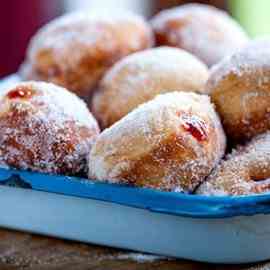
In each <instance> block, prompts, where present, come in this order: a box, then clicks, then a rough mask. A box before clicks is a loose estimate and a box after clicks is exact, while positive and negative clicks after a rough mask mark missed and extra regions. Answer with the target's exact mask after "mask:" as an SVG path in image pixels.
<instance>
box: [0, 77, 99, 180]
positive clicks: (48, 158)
mask: <svg viewBox="0 0 270 270" xmlns="http://www.w3.org/2000/svg"><path fill="white" fill-rule="evenodd" d="M24 93H28V95H23V94H24ZM0 105H1V110H0V130H1V132H0V164H1V166H5V167H6V166H11V167H15V168H19V169H26V170H33V171H40V172H47V173H61V174H72V175H73V174H78V173H83V172H85V170H86V159H87V155H88V153H89V151H90V147H91V145H92V143H93V141H94V140H95V138H96V136H97V135H98V133H99V128H98V125H97V122H96V120H95V119H94V118H93V116H92V115H91V113H90V112H89V111H88V109H87V107H86V105H85V104H84V103H83V102H82V101H81V100H80V99H79V98H78V97H76V96H75V95H74V94H72V93H70V92H68V91H67V90H66V89H64V88H61V87H58V86H55V85H53V84H49V83H44V82H23V83H18V84H16V85H14V86H12V87H11V88H7V89H5V90H4V91H2V92H1V93H0Z"/></svg>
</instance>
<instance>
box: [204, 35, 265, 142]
mask: <svg viewBox="0 0 270 270" xmlns="http://www.w3.org/2000/svg"><path fill="white" fill-rule="evenodd" d="M269 63H270V40H265V39H260V40H255V41H252V42H251V43H250V44H248V45H247V46H246V47H245V48H244V49H242V50H240V51H238V52H236V53H235V54H233V55H232V56H230V57H227V58H226V59H224V60H223V61H222V62H220V63H219V64H218V65H216V66H215V67H214V68H213V69H212V71H211V74H210V78H209V80H208V82H207V86H206V89H207V90H208V91H209V93H210V95H211V99H212V101H213V102H214V103H215V105H216V108H217V111H218V113H219V114H220V116H221V118H222V122H223V125H224V127H225V131H226V132H227V134H228V135H229V136H230V137H231V139H232V140H234V141H237V142H243V141H244V140H246V139H250V138H252V137H253V136H255V135H258V134H260V133H263V132H265V131H267V130H269V128H270V121H269V119H270V118H269V113H270V79H269V78H270V64H269Z"/></svg>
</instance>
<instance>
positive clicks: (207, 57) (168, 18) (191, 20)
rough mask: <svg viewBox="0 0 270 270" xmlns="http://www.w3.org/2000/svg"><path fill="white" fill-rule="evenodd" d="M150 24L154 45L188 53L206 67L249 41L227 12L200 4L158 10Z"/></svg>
mask: <svg viewBox="0 0 270 270" xmlns="http://www.w3.org/2000/svg"><path fill="white" fill-rule="evenodd" d="M151 24H152V26H153V29H154V33H155V36H156V43H157V45H159V46H162V45H165V46H173V47H179V48H182V49H184V50H187V51H189V52H190V53H192V54H194V55H196V56H197V57H198V58H200V59H201V60H202V61H203V62H204V63H206V64H207V65H208V66H213V65H214V64H216V63H218V62H219V61H220V60H222V59H223V57H225V56H227V55H230V54H231V53H233V52H234V51H235V50H237V49H239V48H241V47H242V46H243V45H245V44H246V43H247V41H248V37H247V34H246V33H245V32H244V30H243V29H242V28H241V27H240V25H239V24H238V23H237V22H236V21H234V20H233V19H232V18H231V17H230V16H229V15H228V14H227V13H226V12H224V11H222V10H219V9H217V8H215V7H212V6H208V5H203V4H186V5H182V6H180V7H176V8H172V9H168V10H164V11H161V12H160V13H159V14H157V15H156V16H155V17H154V18H153V19H152V20H151Z"/></svg>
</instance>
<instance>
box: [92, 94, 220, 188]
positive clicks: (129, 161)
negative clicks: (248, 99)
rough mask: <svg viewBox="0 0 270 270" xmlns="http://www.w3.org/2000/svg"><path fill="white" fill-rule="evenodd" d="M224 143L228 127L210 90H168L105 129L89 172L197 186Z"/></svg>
mask: <svg viewBox="0 0 270 270" xmlns="http://www.w3.org/2000/svg"><path fill="white" fill-rule="evenodd" d="M224 149H225V136H224V132H223V129H222V127H221V123H220V120H219V118H218V116H217V114H216V112H215V111H214V109H213V106H212V104H211V103H210V101H209V98H208V97H207V96H203V95H199V94H195V93H187V92H173V93H167V94H164V95H160V96H158V97H156V98H155V99H153V100H151V101H149V102H147V103H145V104H143V105H140V106H139V107H138V108H137V109H135V110H134V111H132V112H131V113H129V114H128V115H127V116H125V117H124V118H122V119H121V120H120V121H118V122H117V123H115V124H114V125H113V126H111V127H110V128H108V129H106V130H105V131H103V132H102V133H101V135H100V136H99V137H98V139H97V141H96V142H95V144H94V145H93V147H92V150H91V152H90V157H89V178H90V179H95V180H97V181H109V182H111V183H122V184H130V185H134V186H140V187H148V188H154V189H160V190H165V191H177V192H192V191H193V190H194V189H195V188H196V187H197V186H198V184H199V183H201V182H202V181H203V180H204V178H205V177H206V176H208V175H209V174H210V172H211V170H212V169H213V168H214V167H215V166H216V165H217V163H218V162H219V161H220V159H221V157H222V156H223V154H224Z"/></svg>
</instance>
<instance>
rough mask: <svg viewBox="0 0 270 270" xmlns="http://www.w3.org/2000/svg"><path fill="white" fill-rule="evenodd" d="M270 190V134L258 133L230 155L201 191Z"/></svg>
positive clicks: (217, 193) (220, 193)
mask: <svg viewBox="0 0 270 270" xmlns="http://www.w3.org/2000/svg"><path fill="white" fill-rule="evenodd" d="M265 192H270V133H269V132H267V133H264V134H261V135H258V136H256V137H255V138H253V139H252V140H251V142H249V143H248V144H247V145H246V146H241V147H238V149H237V150H234V151H233V152H232V154H230V155H228V156H227V157H226V160H225V161H223V162H222V163H221V164H220V165H219V166H218V167H217V168H216V169H215V170H214V171H213V173H212V174H211V175H210V176H209V177H208V179H207V181H205V182H204V183H203V184H202V185H201V186H200V187H199V188H198V190H197V194H201V195H208V196H210V195H212V196H227V195H232V196H236V195H251V194H258V193H265Z"/></svg>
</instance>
